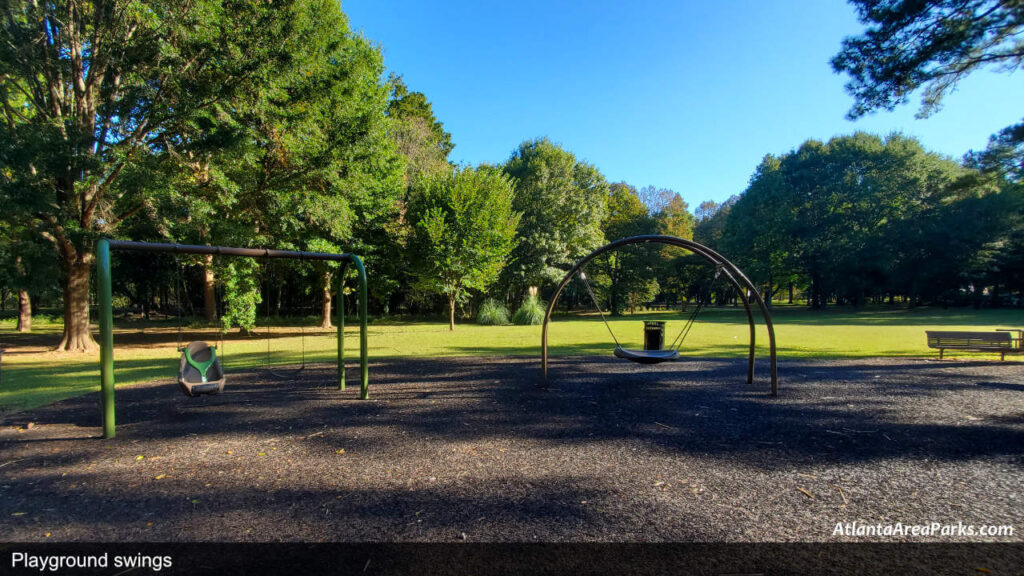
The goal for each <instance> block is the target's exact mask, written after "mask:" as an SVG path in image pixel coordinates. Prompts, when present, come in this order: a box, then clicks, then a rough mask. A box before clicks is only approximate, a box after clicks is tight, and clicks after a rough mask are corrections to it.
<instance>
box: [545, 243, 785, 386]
mask: <svg viewBox="0 0 1024 576" xmlns="http://www.w3.org/2000/svg"><path fill="white" fill-rule="evenodd" d="M631 244H666V245H669V246H676V247H678V248H683V249H684V250H688V251H689V252H692V253H693V254H696V255H698V256H701V257H702V258H704V259H705V260H707V261H708V262H710V263H712V264H713V265H715V267H716V268H717V269H718V270H720V271H721V274H722V276H724V277H725V279H726V280H728V281H729V283H730V284H732V286H733V288H735V289H736V291H737V292H738V293H739V296H740V301H741V302H742V303H743V309H744V310H745V311H746V313H747V322H748V323H749V324H750V348H749V354H748V360H747V384H752V383H753V382H754V352H755V346H754V343H755V329H756V324H755V323H754V313H753V311H752V309H751V306H750V305H751V300H753V301H754V302H755V303H756V304H757V307H758V308H759V309H760V312H761V316H763V317H764V323H765V326H766V327H767V328H768V357H769V371H770V374H771V395H772V396H777V395H778V393H779V371H778V364H777V362H776V359H775V327H774V326H773V324H772V316H771V314H770V313H769V312H768V307H767V305H765V302H764V299H763V298H762V297H761V293H760V292H758V290H757V287H755V286H754V284H753V283H752V282H751V281H750V279H749V278H747V276H746V275H745V274H743V272H742V271H741V270H740V269H739V268H737V267H736V265H735V264H733V263H732V262H730V261H729V260H727V259H726V258H725V256H722V255H721V254H719V253H718V252H715V251H714V250H712V249H711V248H708V247H707V246H704V245H703V244H698V243H697V242H694V241H693V240H686V239H685V238H678V237H676V236H664V235H660V234H645V235H641V236H630V237H628V238H622V239H619V240H615V241H614V242H610V243H608V244H605V245H604V246H601V247H600V248H598V249H597V250H594V251H593V252H591V253H590V254H588V255H586V256H584V257H583V259H582V260H580V261H579V262H577V263H576V265H575V266H573V267H572V268H571V269H570V270H569V271H568V272H567V273H566V274H565V277H564V278H562V281H561V282H559V284H558V288H556V289H555V293H554V295H553V296H552V297H551V302H550V303H549V304H548V310H547V313H546V314H545V315H544V327H543V329H542V331H541V367H542V369H543V371H544V383H545V385H547V383H548V323H549V322H550V321H551V314H552V313H553V312H554V311H555V306H556V305H557V304H558V297H559V296H561V294H562V290H564V289H565V287H566V285H568V284H569V281H571V280H572V279H573V277H574V276H576V274H577V273H578V272H580V271H581V270H582V269H583V267H584V266H585V265H586V264H587V263H588V262H590V261H591V260H593V259H594V258H597V257H598V256H600V255H601V254H604V253H606V252H612V251H614V250H618V249H619V248H622V247H623V246H629V245H631ZM598 311H600V308H598ZM603 315H604V314H603V312H602V317H603ZM606 323H607V322H606ZM610 329H611V328H610V327H609V330H610ZM613 337H614V333H613Z"/></svg>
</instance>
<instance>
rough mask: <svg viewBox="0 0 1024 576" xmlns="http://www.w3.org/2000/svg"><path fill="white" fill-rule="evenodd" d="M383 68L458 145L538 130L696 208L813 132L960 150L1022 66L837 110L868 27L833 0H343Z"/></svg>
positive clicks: (1016, 84)
mask: <svg viewBox="0 0 1024 576" xmlns="http://www.w3.org/2000/svg"><path fill="white" fill-rule="evenodd" d="M342 8H343V9H344V10H345V12H346V13H348V15H349V17H350V19H351V23H352V26H353V28H354V29H355V30H357V31H361V32H362V33H363V34H364V35H365V36H366V37H368V38H370V39H371V40H373V41H374V42H376V43H377V44H379V45H380V46H381V48H382V49H383V52H384V58H385V64H386V65H387V67H388V70H389V72H394V73H396V74H400V75H402V76H403V77H404V78H405V81H406V84H407V85H408V86H409V88H410V89H411V90H418V91H420V92H423V93H424V94H426V96H427V98H428V99H429V100H430V101H431V102H433V105H434V112H435V114H436V115H437V117H438V119H439V120H441V121H442V122H443V123H444V125H445V128H446V129H447V130H448V131H449V132H451V134H452V138H453V140H454V142H455V150H454V152H453V153H452V160H454V161H456V162H464V163H470V164H478V163H480V162H490V163H497V162H501V161H504V160H505V159H507V158H508V156H509V154H510V153H511V152H512V150H513V149H514V148H515V147H516V146H517V145H518V144H519V143H520V142H522V141H523V140H525V139H529V138H535V137H539V136H547V137H549V138H551V139H552V140H553V141H555V142H557V143H559V144H561V145H562V146H563V147H565V148H566V149H568V150H570V151H572V152H573V153H575V154H576V156H577V157H578V158H581V159H583V160H586V161H587V162H590V163H592V164H594V165H595V166H597V167H598V169H600V170H601V171H602V172H603V173H604V175H605V176H606V177H607V178H608V179H609V180H610V181H619V180H625V181H626V182H629V183H630V184H633V185H634V186H637V187H642V186H647V185H655V186H658V187H664V188H671V189H673V190H675V191H677V192H679V193H680V194H682V196H683V198H684V199H685V200H686V201H687V202H688V203H689V204H690V207H691V209H693V208H695V207H696V205H697V204H699V203H700V202H701V201H702V200H707V199H711V200H716V201H721V200H724V199H725V198H728V197H729V196H731V195H732V194H737V193H739V192H741V191H743V189H744V188H745V187H746V184H747V182H748V180H749V179H750V176H751V174H752V173H753V171H754V168H755V167H756V166H757V164H758V163H759V162H760V160H761V158H762V157H763V156H764V155H765V154H768V153H775V154H779V153H784V152H787V151H789V150H791V149H793V148H795V147H797V146H799V145H800V143H801V142H803V141H804V140H806V139H808V138H817V139H828V138H829V137H831V136H834V135H839V134H848V133H852V132H853V131H855V130H866V131H869V132H874V133H878V134H883V135H884V134H888V133H890V132H893V131H901V132H903V133H905V134H908V135H912V136H916V137H917V138H918V139H920V140H921V141H922V143H923V144H924V145H925V147H926V148H928V149H930V150H934V151H936V152H939V153H942V154H946V155H948V156H952V157H954V158H960V157H961V156H962V155H963V154H964V153H965V152H967V151H968V150H970V149H972V148H973V149H981V148H984V147H985V144H986V142H987V140H988V137H989V135H991V134H992V133H994V132H996V131H998V130H999V129H1001V128H1003V127H1005V126H1007V125H1009V124H1012V123H1015V122H1019V121H1020V120H1021V118H1022V116H1024V106H1021V102H1024V98H1022V96H1024V74H1021V73H1017V74H1012V75H1011V74H997V73H994V72H986V71H981V72H975V73H974V74H973V75H972V76H970V77H969V78H968V79H967V80H966V81H965V82H963V83H962V84H961V85H960V88H959V89H958V91H957V92H956V93H954V94H952V95H950V96H947V99H946V104H945V107H944V108H943V110H942V111H940V112H939V113H938V114H936V115H934V116H932V117H931V118H928V119H926V120H916V119H914V113H915V112H916V111H917V108H918V99H917V98H916V96H917V95H915V99H914V100H913V101H911V102H910V103H909V104H908V105H906V106H903V107H901V108H899V109H897V110H896V111H895V112H891V113H889V112H884V111H882V112H878V113H876V114H874V115H872V116H870V117H868V118H864V119H861V120H859V121H857V122H851V121H849V120H846V119H845V114H846V112H847V110H848V109H849V108H850V104H851V103H852V99H851V98H850V96H849V95H847V94H846V92H845V91H844V90H843V84H844V83H845V81H846V78H845V77H842V76H838V75H836V74H834V73H833V72H832V69H831V67H830V66H829V60H830V59H831V57H832V56H833V55H834V54H835V53H836V52H837V51H838V49H839V46H840V42H841V41H842V39H843V38H844V37H845V36H848V35H852V34H856V33H858V32H860V31H861V30H862V28H863V27H862V26H861V25H860V24H859V23H858V22H857V19H856V15H855V12H854V9H853V7H852V6H850V5H848V4H846V3H845V2H840V1H838V0H829V1H825V0H792V1H781V0H764V1H758V0H738V1H735V2H701V3H696V2H682V1H678V0H677V1H664V2H655V1H632V2H621V1H620V2H606V1H583V0H578V1H569V0H565V1H559V0H549V1H547V2H537V1H533V0H528V1H520V2H496V1H487V0H483V1H481V0H475V1H469V0H457V1H456V0H453V1H446V2H443V1H437V2H424V1H422V0H418V1H413V0H344V1H343V2H342Z"/></svg>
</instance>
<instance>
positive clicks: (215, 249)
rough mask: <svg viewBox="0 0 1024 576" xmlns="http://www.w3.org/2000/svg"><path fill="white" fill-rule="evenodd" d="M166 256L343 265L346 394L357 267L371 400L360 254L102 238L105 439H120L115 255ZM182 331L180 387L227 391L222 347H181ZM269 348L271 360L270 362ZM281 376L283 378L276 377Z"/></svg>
mask: <svg viewBox="0 0 1024 576" xmlns="http://www.w3.org/2000/svg"><path fill="white" fill-rule="evenodd" d="M111 250H122V251H135V252H163V253H168V252H169V253H172V254H204V255H206V254H209V255H218V256H238V257H243V258H266V259H267V260H268V261H269V260H270V259H291V260H323V261H331V262H338V263H339V264H340V266H341V270H340V273H339V274H338V275H337V278H338V298H339V302H338V306H337V312H336V313H337V325H338V389H339V390H344V389H345V332H344V331H345V294H344V290H342V285H341V283H342V281H343V279H344V277H345V268H346V267H347V266H348V265H349V264H351V265H353V266H354V267H355V268H356V271H357V273H358V276H359V367H360V393H359V397H360V398H362V399H364V400H365V399H367V398H369V389H370V379H369V356H368V352H367V351H368V347H367V327H366V325H367V290H366V269H365V268H364V267H363V262H362V260H360V258H359V257H358V256H356V255H355V254H349V253H342V254H330V253H324V252H296V251H289V250H270V249H264V248H237V247H229V246H196V245H185V244H160V243H154V242H130V241H121V240H110V239H107V238H102V239H100V240H99V241H98V242H97V243H96V276H97V297H98V298H99V305H100V306H99V308H100V310H99V312H100V317H99V327H100V397H101V406H102V418H103V437H104V438H113V437H114V435H115V432H116V430H115V428H116V425H115V406H114V311H113V288H112V285H113V282H112V278H111V273H110V251H111ZM180 334H181V330H180V326H179V346H178V348H179V350H178V351H179V352H181V354H182V356H181V361H180V364H179V376H178V384H179V385H180V386H181V387H182V390H183V391H184V392H185V393H186V394H188V395H189V396H193V395H196V394H203V393H216V392H220V391H221V390H223V387H224V371H223V368H222V367H221V365H220V361H219V360H220V359H219V358H218V357H217V353H216V346H210V345H209V344H207V343H206V342H201V341H200V342H192V343H190V344H189V345H187V346H185V347H182V346H181V342H180V339H181V336H180ZM268 346H269V340H268ZM269 354H270V351H269V348H268V351H267V355H268V356H267V357H268V361H269ZM304 368H305V332H303V358H302V366H301V367H300V368H299V369H298V370H296V374H298V373H299V372H301V370H302V369H304ZM275 375H278V376H280V374H275Z"/></svg>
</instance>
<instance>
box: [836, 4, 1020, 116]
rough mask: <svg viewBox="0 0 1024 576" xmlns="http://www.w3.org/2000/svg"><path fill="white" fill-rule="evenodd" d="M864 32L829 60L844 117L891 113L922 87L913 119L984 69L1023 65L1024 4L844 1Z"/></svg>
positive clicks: (934, 108)
mask: <svg viewBox="0 0 1024 576" xmlns="http://www.w3.org/2000/svg"><path fill="white" fill-rule="evenodd" d="M850 1H851V3H853V4H854V5H855V6H856V7H857V14H858V16H859V18H860V21H861V22H862V23H863V24H865V25H866V26H867V27H868V28H867V30H865V32H864V33H863V34H862V35H860V36H854V37H850V38H847V39H845V40H844V41H843V47H842V49H841V50H840V51H839V53H838V54H837V55H836V56H835V57H834V58H833V59H832V67H833V68H834V69H835V71H836V72H839V73H847V74H849V75H850V81H849V83H848V84H847V85H846V88H847V90H849V92H850V93H851V94H852V95H853V97H854V99H855V102H854V105H853V107H852V108H851V109H850V113H849V116H850V117H851V118H858V117H860V116H863V115H864V114H866V113H868V112H870V111H872V110H875V109H879V108H882V109H885V110H892V109H894V108H895V107H896V106H898V105H900V104H903V103H905V102H906V101H907V100H908V98H909V96H910V94H911V93H913V92H914V91H915V90H917V89H918V88H923V89H924V93H923V94H922V97H921V107H920V109H919V111H918V115H919V116H922V117H924V116H928V115H930V114H932V113H934V112H935V111H937V110H938V109H939V107H940V106H941V103H942V97H943V96H944V95H945V94H947V93H948V92H949V91H950V90H952V89H953V88H955V87H956V85H957V83H958V82H960V80H962V79H963V78H964V77H965V76H967V75H968V74H970V73H971V72H973V71H974V70H977V69H978V68H981V67H984V66H994V67H996V68H998V69H1001V70H1006V71H1012V70H1016V69H1017V68H1018V67H1019V66H1020V64H1021V61H1022V60H1024V39H1022V38H1021V31H1022V27H1024V5H1022V4H1021V3H1020V2H1018V1H1017V0H850Z"/></svg>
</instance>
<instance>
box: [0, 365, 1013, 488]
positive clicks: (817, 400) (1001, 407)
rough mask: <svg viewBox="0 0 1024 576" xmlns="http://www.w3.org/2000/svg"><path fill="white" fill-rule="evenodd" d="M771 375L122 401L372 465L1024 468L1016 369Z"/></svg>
mask: <svg viewBox="0 0 1024 576" xmlns="http://www.w3.org/2000/svg"><path fill="white" fill-rule="evenodd" d="M757 369H758V377H757V378H755V383H754V384H753V385H747V384H746V383H745V361H744V360H733V359H727V360H705V361H683V362H678V363H673V364H662V365H658V366H654V367H638V366H635V365H632V364H628V363H621V362H618V361H615V360H612V359H604V358H602V359H594V358H586V359H582V358H568V359H566V358H560V359H555V360H554V361H553V363H552V370H551V381H550V386H549V387H548V388H543V387H539V385H540V384H541V383H542V382H541V376H540V369H539V362H537V360H536V359H523V358H457V359H451V358H448V359H410V360H388V361H385V362H380V363H376V364H374V365H373V366H372V368H371V389H370V391H371V400H369V401H361V400H358V371H357V370H354V369H351V368H350V369H349V373H348V376H349V380H348V382H349V388H348V390H345V391H338V390H336V381H335V377H336V376H335V371H334V369H333V367H329V366H320V367H317V368H313V369H307V370H306V371H304V372H302V373H301V374H300V375H299V377H298V378H296V379H295V380H279V379H274V378H271V377H269V376H268V375H267V373H265V372H263V371H253V372H244V373H234V374H230V375H229V380H228V386H227V388H226V391H225V393H224V394H221V395H216V396H205V397H198V398H187V397H185V396H183V395H182V394H181V393H180V392H178V390H177V386H176V385H175V384H174V383H173V382H171V381H169V380H168V381H165V382H163V383H159V384H147V385H139V386H129V387H125V388H121V389H119V390H118V391H117V418H118V438H117V439H116V440H115V442H130V441H133V440H142V439H146V440H160V439H162V440H166V441H169V442H174V441H182V440H185V439H187V438H189V437H194V436H211V435H213V436H216V435H223V436H232V437H233V436H239V435H252V436H254V437H259V436H262V435H273V434H285V433H287V434H291V435H296V434H299V435H301V434H314V433H317V432H319V431H323V430H345V431H346V432H352V431H356V432H359V431H362V432H363V436H362V437H363V440H362V441H361V442H360V443H361V444H363V446H361V448H362V449H363V450H367V451H370V452H373V451H374V450H377V449H378V446H379V450H381V451H382V452H386V451H387V450H390V449H394V448H395V446H394V443H395V442H396V441H398V440H396V439H399V438H402V437H406V436H405V435H408V436H409V437H414V438H420V439H436V440H437V441H446V440H472V439H484V438H505V439H511V440H520V441H528V440H529V441H546V442H558V443H564V444H567V445H572V444H574V443H579V444H585V443H590V442H599V441H603V440H625V441H630V442H639V443H645V444H648V445H650V446H651V447H654V448H656V449H657V450H661V451H666V452H670V453H673V452H674V453H692V454H700V455H703V456H713V457H716V458H723V459H730V460H735V461H738V462H740V463H748V464H751V465H757V466H760V467H767V468H775V467H785V466H792V465H793V464H794V463H855V462H866V461H874V460H879V459H888V458H902V457H910V458H929V459H940V460H967V459H972V458H982V457H992V456H1014V457H1019V456H1020V446H1024V426H1022V422H1021V420H1022V417H1021V414H1022V413H1024V411H1022V410H1021V408H1020V396H1019V394H1020V391H1021V389H1022V388H1024V383H1022V378H1021V375H1020V374H1019V373H1018V372H1019V371H1014V370H1012V368H1008V367H1007V366H1005V365H999V364H997V363H983V362H979V363H964V362H928V361H919V360H918V361H905V360H902V361H888V362H874V363H872V362H857V361H843V362H820V361H787V362H784V363H783V364H782V366H781V368H780V373H781V374H782V384H781V386H780V395H779V397H777V398H771V397H769V396H768V394H767V387H768V385H767V381H766V380H767V365H766V364H765V363H760V362H759V363H758V365H757ZM1015 407H1016V408H1015ZM7 421H8V423H11V424H16V425H17V424H23V423H25V422H28V421H33V422H35V423H40V424H51V425H66V426H68V427H69V428H68V429H69V431H68V432H66V434H70V435H73V436H74V435H78V436H82V437H84V436H87V435H90V434H92V435H95V434H98V425H99V422H100V412H99V406H98V397H97V395H96V394H90V395H87V396H82V397H79V398H75V399H71V400H67V401H64V402H60V403H58V404H54V405H51V406H49V407H45V408H41V409H38V410H34V411H31V412H29V413H21V414H16V415H11V416H8V417H7ZM385 429H386V430H387V431H388V434H384V432H383V431H384V430H385ZM70 430H75V431H77V432H70ZM396 430H397V431H400V432H401V434H399V435H396V434H395V433H394V432H395V431H396ZM8 441H9V442H10V441H16V442H21V441H27V442H31V441H33V440H32V438H31V437H30V436H24V437H15V438H12V439H8ZM102 444H103V442H97V444H96V449H100V447H101V445H102ZM92 451H93V450H85V451H84V452H83V453H82V456H83V457H84V456H85V454H86V453H88V452H92Z"/></svg>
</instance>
